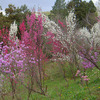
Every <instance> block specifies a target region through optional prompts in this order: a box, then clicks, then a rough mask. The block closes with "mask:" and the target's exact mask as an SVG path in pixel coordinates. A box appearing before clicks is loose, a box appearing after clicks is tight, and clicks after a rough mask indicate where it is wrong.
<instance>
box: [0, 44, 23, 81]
mask: <svg viewBox="0 0 100 100" xmlns="http://www.w3.org/2000/svg"><path fill="white" fill-rule="evenodd" d="M2 43H3V42H2ZM2 43H0V48H2V51H1V52H2V53H1V54H0V72H1V73H2V74H3V75H4V76H5V77H6V78H8V79H15V80H16V78H17V76H18V74H20V73H21V72H23V71H25V69H24V61H25V53H24V52H23V50H22V49H21V45H20V48H18V46H16V43H15V45H13V46H9V47H8V46H7V45H5V46H3V47H1V45H2Z"/></svg>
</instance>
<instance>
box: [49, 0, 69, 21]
mask: <svg viewBox="0 0 100 100" xmlns="http://www.w3.org/2000/svg"><path fill="white" fill-rule="evenodd" d="M67 15H68V12H67V9H66V2H65V0H56V2H55V4H54V6H53V7H52V10H51V11H50V15H49V18H50V19H52V20H54V21H56V22H57V21H58V19H60V20H61V19H64V18H65V17H66V16H67ZM54 18H55V19H56V20H55V19H54Z"/></svg>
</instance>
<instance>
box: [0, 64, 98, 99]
mask: <svg viewBox="0 0 100 100" xmlns="http://www.w3.org/2000/svg"><path fill="white" fill-rule="evenodd" d="M46 73H48V77H49V78H47V79H46V80H45V85H47V92H46V95H45V96H44V95H40V94H37V93H32V95H31V97H30V100H100V71H98V70H97V69H96V68H94V69H93V70H90V69H89V70H87V71H86V74H87V76H88V77H89V78H90V80H89V82H88V86H87V85H86V84H85V82H84V83H83V84H81V82H80V78H79V77H77V78H76V80H75V81H74V80H73V79H72V78H69V77H67V81H68V82H66V81H65V79H64V78H63V74H61V70H60V68H59V67H58V65H57V63H49V64H48V68H47V70H46ZM69 74H70V73H69ZM50 75H51V76H50ZM51 77H52V78H51ZM7 88H8V90H9V87H7ZM16 92H17V96H18V97H20V100H27V95H28V93H27V89H25V88H24V87H23V86H22V85H20V84H18V86H17V91H16ZM0 100H2V99H1V98H0ZM5 100H11V93H10V92H9V94H8V95H6V96H5ZM15 100H17V99H15Z"/></svg>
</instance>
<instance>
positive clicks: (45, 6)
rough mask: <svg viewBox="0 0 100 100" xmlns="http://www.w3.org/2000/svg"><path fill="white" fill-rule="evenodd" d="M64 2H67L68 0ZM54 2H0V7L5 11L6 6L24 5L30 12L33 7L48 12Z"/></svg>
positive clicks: (18, 0) (33, 0) (52, 0)
mask: <svg viewBox="0 0 100 100" xmlns="http://www.w3.org/2000/svg"><path fill="white" fill-rule="evenodd" d="M65 1H66V2H68V1H69V0H65ZM87 1H89V0H87ZM96 1H98V0H93V2H94V3H96ZM55 2H56V0H0V6H1V7H2V9H3V10H5V8H7V7H8V4H13V5H15V6H16V7H20V6H21V5H24V4H26V5H27V7H28V8H29V9H30V10H32V9H33V7H35V9H36V10H37V9H38V7H40V8H41V9H42V11H50V10H52V6H53V5H54V4H55Z"/></svg>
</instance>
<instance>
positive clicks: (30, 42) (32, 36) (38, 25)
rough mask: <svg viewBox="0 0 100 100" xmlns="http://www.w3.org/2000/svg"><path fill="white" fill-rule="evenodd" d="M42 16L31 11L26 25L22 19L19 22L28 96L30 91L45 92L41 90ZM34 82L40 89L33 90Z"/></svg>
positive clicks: (43, 55) (44, 58)
mask: <svg viewBox="0 0 100 100" xmlns="http://www.w3.org/2000/svg"><path fill="white" fill-rule="evenodd" d="M42 21H43V19H42V17H41V14H39V15H38V16H36V14H35V13H32V14H31V15H30V16H29V15H28V16H27V26H28V27H26V26H25V22H24V21H23V22H22V23H21V24H20V27H19V28H20V31H21V36H22V37H21V41H20V43H21V44H24V45H25V47H26V48H24V52H25V53H26V55H27V56H26V63H27V75H29V76H31V77H30V80H29V83H30V84H29V86H28V87H27V88H28V89H29V96H28V97H30V95H31V92H32V91H34V92H37V93H40V94H45V93H44V90H43V79H42V78H43V67H42V66H43V62H44V61H46V57H45V54H44V53H43V48H44V44H43V40H42V37H43V34H42V33H43V26H42ZM34 82H36V83H37V84H38V86H39V88H40V90H41V92H38V91H36V90H34Z"/></svg>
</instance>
